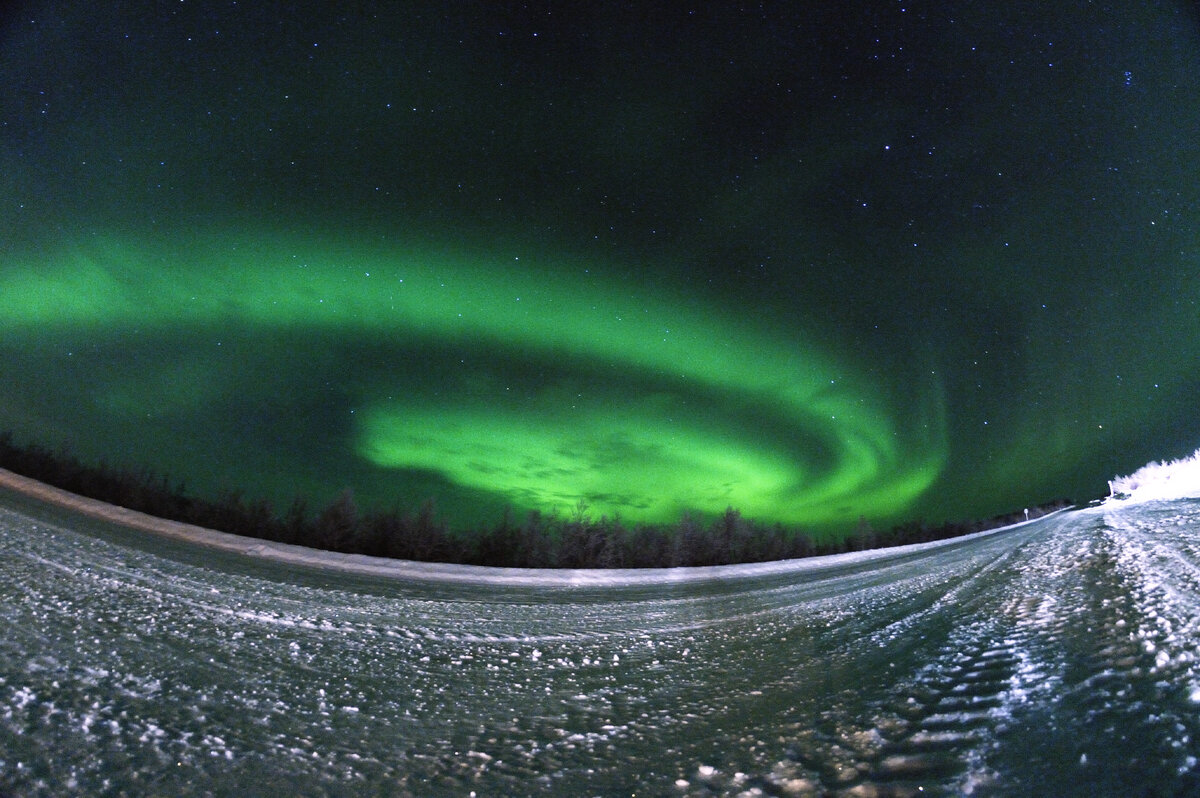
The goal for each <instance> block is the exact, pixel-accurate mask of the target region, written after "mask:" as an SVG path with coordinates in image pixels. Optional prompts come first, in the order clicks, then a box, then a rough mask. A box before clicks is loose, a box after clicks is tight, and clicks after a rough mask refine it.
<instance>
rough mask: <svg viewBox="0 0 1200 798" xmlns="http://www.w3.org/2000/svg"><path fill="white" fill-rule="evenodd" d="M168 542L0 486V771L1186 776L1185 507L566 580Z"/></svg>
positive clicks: (971, 789)
mask: <svg viewBox="0 0 1200 798" xmlns="http://www.w3.org/2000/svg"><path fill="white" fill-rule="evenodd" d="M199 544H200V545H196V546H185V545H184V544H181V543H179V542H178V541H176V540H171V539H167V538H163V537H155V536H152V535H142V534H140V533H139V534H130V533H129V532H128V530H125V531H122V532H119V533H118V532H114V531H113V529H112V528H110V527H108V526H105V525H103V524H101V523H100V522H97V521H94V520H91V519H88V518H85V517H83V516H80V517H78V518H74V517H68V516H66V515H64V514H61V513H60V514H57V515H54V514H52V515H50V516H39V515H37V514H36V513H33V512H32V511H30V510H28V509H25V510H22V509H17V508H13V507H7V506H5V504H4V503H3V502H0V621H3V622H4V629H5V633H4V634H3V635H0V795H9V794H12V795H22V796H25V795H29V796H43V795H44V796H57V795H64V794H74V795H82V794H108V795H116V794H181V793H188V794H198V793H206V794H271V793H277V792H280V791H281V790H286V791H290V792H292V793H295V794H297V795H316V794H323V795H349V794H362V793H379V792H386V793H388V794H396V795H421V796H433V797H434V798H436V797H437V796H442V795H446V796H463V795H469V794H471V793H472V792H475V793H476V794H479V795H512V796H524V795H617V794H652V795H679V796H681V798H682V797H683V796H712V795H741V794H749V795H826V794H828V795H917V794H926V795H963V794H987V795H1025V794H1043V795H1066V796H1070V795H1087V796H1089V798H1092V797H1093V796H1105V795H1125V794H1128V792H1129V790H1128V787H1129V785H1131V784H1136V785H1138V787H1139V789H1140V790H1141V791H1142V792H1143V793H1144V794H1155V795H1171V794H1200V769H1198V766H1197V762H1198V761H1200V742H1198V741H1200V713H1197V712H1196V705H1197V703H1200V502H1195V501H1178V502H1159V503H1153V504H1129V505H1126V504H1119V503H1118V504H1114V505H1112V506H1106V507H1104V508H1090V509H1088V510H1084V511H1075V512H1064V513H1059V514H1056V515H1054V516H1049V517H1045V518H1041V519H1037V520H1035V521H1031V522H1029V523H1025V524H1021V525H1019V526H1018V527H1015V528H1009V529H1008V530H1005V531H999V532H992V533H987V534H981V535H977V536H973V537H970V538H960V539H957V540H954V541H943V542H940V543H938V544H936V545H931V546H914V547H905V548H903V549H892V550H888V551H886V552H874V553H869V554H868V553H858V554H855V555H846V556H841V557H836V558H825V559H820V560H813V561H805V562H796V563H780V564H772V565H769V566H752V567H747V568H741V567H735V568H732V569H725V570H717V569H711V570H707V571H689V572H686V573H684V574H680V573H670V572H662V571H659V572H646V573H644V574H642V575H641V578H642V579H643V580H644V581H634V580H629V579H627V578H625V577H624V575H623V574H620V573H612V572H609V573H606V574H604V575H603V576H602V579H601V581H598V582H596V583H588V584H586V585H579V584H576V583H570V582H566V583H559V582H545V581H540V580H537V579H526V580H524V581H522V577H523V576H524V575H523V574H521V573H507V574H505V581H503V582H494V581H488V580H487V578H486V577H485V576H477V575H475V574H474V573H472V574H470V577H469V578H465V577H467V576H468V574H467V573H466V572H460V573H455V574H452V575H450V577H449V578H446V579H441V580H439V579H436V578H427V579H407V580H406V579H403V578H397V576H398V575H397V574H396V573H392V572H386V571H385V572H381V573H375V572H374V571H371V570H369V569H364V570H363V571H358V570H349V571H348V570H346V569H336V568H335V569H328V568H323V569H315V568H313V567H309V566H308V565H307V564H306V565H305V567H297V565H298V563H297V562H294V561H292V560H290V559H287V558H279V559H272V558H269V557H264V556H261V555H260V556H253V557H243V556H237V555H235V554H232V553H229V552H219V551H214V549H213V548H212V547H206V546H205V545H204V542H203V541H200V542H199ZM410 565H411V564H410ZM680 576H686V577H687V578H686V579H683V580H681V579H680V578H679V577H680ZM655 577H657V580H656V579H655ZM567 585H571V587H570V589H564V588H565V587H567Z"/></svg>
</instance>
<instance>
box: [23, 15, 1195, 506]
mask: <svg viewBox="0 0 1200 798" xmlns="http://www.w3.org/2000/svg"><path fill="white" fill-rule="evenodd" d="M578 5H579V4H559V3H555V2H552V1H550V2H531V3H528V4H516V3H507V2H499V3H496V2H475V3H425V2H414V3H392V2H387V3H384V2H378V3H376V2H357V3H325V2H321V3H274V2H241V3H235V2H218V1H216V0H214V1H213V2H198V1H197V2H192V0H188V1H187V2H161V3H150V2H144V3H143V2H114V3H26V4H20V3H18V4H17V8H16V10H15V11H11V10H10V11H8V12H5V13H6V16H5V17H4V18H3V21H2V23H0V75H2V76H3V79H2V80H0V329H2V330H3V336H2V337H0V429H8V430H11V431H12V432H14V433H15V435H16V437H17V439H18V441H22V442H36V443H40V444H44V445H48V446H51V447H54V448H57V447H59V446H64V445H65V446H69V447H70V449H71V451H73V452H74V453H76V454H77V455H80V456H82V457H84V458H85V459H89V460H93V461H96V460H100V459H103V460H105V461H107V462H109V463H113V464H120V465H137V466H146V467H149V468H152V469H154V470H156V471H158V472H163V473H167V474H170V475H171V476H172V477H173V478H174V479H176V480H181V481H183V482H184V483H185V484H186V485H187V487H188V489H189V490H191V491H192V492H196V493H204V494H211V495H216V494H219V493H221V492H222V491H226V490H231V489H240V490H242V491H243V492H244V493H245V494H246V495H248V496H251V497H259V496H261V497H266V498H269V499H271V500H272V501H274V502H276V503H277V505H280V506H286V503H287V502H288V501H290V499H291V498H292V497H293V496H295V495H297V494H302V495H305V496H307V497H309V498H310V499H311V500H312V501H313V503H314V504H321V503H324V502H326V501H328V500H330V499H331V498H333V497H334V496H335V495H336V494H337V493H338V492H340V491H341V489H342V488H344V487H352V488H353V489H354V492H355V496H356V498H357V500H358V502H359V504H360V505H364V506H369V507H374V508H377V509H391V508H393V507H399V508H400V509H408V508H411V507H415V506H417V505H419V504H420V503H421V502H422V501H423V500H424V499H426V498H430V497H431V498H433V499H434V500H435V503H436V506H437V508H438V510H439V512H440V513H441V515H442V516H443V517H444V518H446V519H448V520H449V521H451V522H452V523H453V524H456V525H473V524H478V523H487V522H492V521H496V520H499V518H500V516H501V513H502V512H503V509H504V508H505V507H510V508H511V509H512V510H513V512H514V513H515V514H516V515H517V516H518V517H520V516H521V515H523V514H524V513H525V512H527V511H528V510H530V509H535V508H536V509H540V510H543V511H546V512H550V511H555V510H556V511H557V512H559V513H571V512H573V511H574V508H576V506H577V504H578V503H579V502H580V500H583V501H584V502H585V503H586V505H587V507H588V512H589V514H592V515H594V516H598V515H601V514H606V515H609V516H613V515H619V516H620V517H621V518H622V519H625V520H628V521H663V522H673V521H676V520H678V519H679V518H680V516H681V515H682V514H683V513H685V512H688V511H693V512H696V513H699V514H701V515H703V516H707V515H708V514H712V513H718V512H721V511H723V510H724V509H725V508H726V507H727V506H733V507H735V508H738V509H740V510H741V511H742V512H743V513H744V514H745V515H747V516H750V517H753V518H756V519H760V520H763V521H767V522H775V521H780V522H784V523H787V524H797V525H801V526H807V527H810V528H833V527H839V526H847V527H848V526H852V525H853V524H854V523H856V522H857V521H858V519H859V518H860V517H865V518H867V519H868V520H870V521H872V522H881V523H882V522H896V521H903V520H908V519H915V518H924V519H927V520H944V519H948V518H964V517H977V516H984V515H991V514H995V513H998V512H1002V511H1008V510H1012V509H1018V508H1020V507H1022V506H1028V505H1029V504H1031V503H1035V502H1040V501H1046V500H1049V499H1053V498H1057V497H1071V498H1074V499H1076V500H1086V499H1090V498H1093V497H1095V496H1098V495H1101V494H1102V493H1103V492H1104V491H1105V490H1106V487H1107V485H1106V480H1107V479H1109V478H1111V477H1112V476H1113V475H1114V474H1117V473H1129V472H1130V471H1132V470H1134V469H1135V468H1137V467H1138V466H1140V465H1142V464H1143V463H1145V462H1147V461H1148V460H1152V459H1161V458H1168V457H1180V456H1183V455H1186V454H1189V453H1191V452H1192V451H1194V450H1195V449H1196V448H1197V447H1200V414H1198V413H1197V412H1196V398H1197V397H1198V396H1200V305H1198V301H1200V146H1198V142H1200V23H1198V20H1197V17H1196V11H1195V9H1194V7H1193V6H1192V5H1191V4H1188V3H1184V2H1178V3H1175V2H1145V3H1134V4H1114V7H1113V8H1106V7H1104V6H1103V5H1102V4H1096V3H1083V2H1063V3H1059V2H1055V3H1044V2H1030V3H980V2H961V3H924V2H886V3H884V2H864V3H854V4H843V3H790V4H785V3H778V4H774V3H767V4H761V5H760V4H754V3H744V4H743V3H739V4H733V3H702V4H697V5H696V6H695V10H689V9H688V7H687V6H684V5H680V4H676V3H664V4H662V5H663V8H661V9H658V8H656V7H655V4H650V3H628V4H625V3H597V4H594V5H595V8H594V9H593V10H592V11H590V12H586V11H585V12H581V11H579V10H577V6H578Z"/></svg>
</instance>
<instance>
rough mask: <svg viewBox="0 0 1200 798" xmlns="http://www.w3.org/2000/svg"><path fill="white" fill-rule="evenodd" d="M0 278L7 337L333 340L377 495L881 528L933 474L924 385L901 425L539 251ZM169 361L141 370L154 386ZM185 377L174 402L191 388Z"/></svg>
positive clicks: (270, 258)
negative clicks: (453, 492) (390, 488)
mask: <svg viewBox="0 0 1200 798" xmlns="http://www.w3.org/2000/svg"><path fill="white" fill-rule="evenodd" d="M10 262H14V263H20V264H21V268H10V269H8V270H7V271H6V272H5V273H3V274H0V321H2V323H3V324H4V325H5V327H6V328H7V329H8V330H9V331H10V332H12V333H14V334H25V335H29V336H34V335H41V336H45V335H47V334H50V333H57V334H59V335H66V334H72V335H80V336H87V337H93V338H94V337H105V336H110V337H119V336H122V335H129V334H130V333H131V331H137V332H138V334H140V335H147V334H151V335H159V336H161V337H162V340H164V341H170V340H173V339H174V338H176V337H178V336H180V335H181V334H182V333H192V334H194V335H201V334H207V333H208V331H211V330H214V329H219V330H233V331H239V332H240V333H241V334H242V335H243V336H246V337H249V338H251V339H253V338H255V337H256V336H259V337H262V338H263V339H268V338H271V337H272V336H276V337H277V336H279V335H283V334H288V335H295V334H297V333H301V334H304V335H307V336H309V339H308V340H311V341H318V342H319V341H323V340H331V339H336V340H338V341H342V342H344V341H347V340H349V341H352V342H354V343H353V345H352V346H347V345H346V344H344V343H343V344H341V345H340V348H339V349H338V350H337V351H338V357H341V358H343V359H345V360H346V361H347V362H346V363H344V364H343V365H344V368H343V369H342V372H341V373H343V374H345V375H346V377H345V382H346V385H345V386H344V389H345V390H346V391H347V392H350V393H352V394H353V396H354V399H355V411H354V415H353V422H352V426H351V427H350V428H349V430H348V431H347V433H346V435H345V436H344V440H343V444H344V447H345V448H346V449H347V451H349V452H352V453H353V455H354V456H355V457H356V458H358V459H359V460H360V461H361V462H362V463H364V464H368V465H369V466H370V467H373V468H377V469H383V470H386V471H388V472H389V473H393V474H394V475H395V476H396V480H395V484H396V485H397V490H398V491H400V492H401V493H402V492H403V486H404V484H405V481H404V477H405V475H411V474H424V475H434V476H436V478H437V479H439V480H442V481H444V482H445V483H447V484H452V485H455V486H459V487H461V488H463V489H467V490H470V491H473V492H475V493H476V494H480V495H485V496H488V497H490V498H491V499H493V500H494V503H495V505H496V506H508V507H511V508H513V509H515V510H519V511H528V510H539V511H543V512H554V511H558V512H563V511H569V510H570V509H571V508H573V507H578V506H587V507H588V508H589V512H592V513H596V514H606V515H610V516H619V517H620V518H622V519H626V520H630V521H635V522H672V521H676V520H678V519H679V518H680V516H681V514H683V513H688V512H695V513H700V514H710V513H719V512H721V511H723V510H725V509H726V508H727V507H733V508H736V509H738V510H740V511H741V512H743V513H745V514H746V515H748V516H751V517H755V518H758V519H762V520H765V521H770V522H776V521H778V522H783V523H790V524H838V523H848V522H853V521H854V520H855V519H858V518H860V517H863V516H865V517H868V518H878V517H888V516H896V515H898V514H900V513H902V512H904V511H905V510H906V509H907V508H908V507H910V506H911V505H912V503H913V502H914V501H915V500H916V499H917V498H918V497H919V496H920V495H921V494H922V493H923V492H924V491H925V490H926V489H928V488H929V486H930V485H931V484H932V483H933V481H934V480H935V479H936V478H937V477H938V475H939V473H940V472H941V470H942V468H943V466H944V463H945V460H946V442H945V422H944V413H943V409H942V406H941V400H940V393H939V390H938V387H937V385H936V384H935V383H933V382H931V381H930V380H922V379H921V378H920V377H918V376H917V375H916V374H914V376H913V387H912V391H913V393H914V394H915V395H916V396H917V399H916V400H915V401H916V404H917V406H918V407H919V408H920V409H919V411H918V412H917V413H916V415H917V416H918V417H916V418H913V417H911V414H910V415H909V416H904V417H901V416H899V415H898V414H896V413H895V412H894V411H893V409H892V407H891V406H890V403H889V402H888V401H887V400H886V399H885V398H884V395H883V392H881V391H879V390H877V389H876V387H875V386H873V385H872V384H871V383H870V381H869V380H868V379H867V369H866V368H864V367H863V366H862V365H861V364H860V363H856V362H853V361H854V358H848V357H845V356H841V357H838V356H835V355H834V354H833V353H830V352H826V351H821V350H820V348H819V347H818V346H817V345H815V344H813V343H812V342H809V341H805V340H801V339H800V338H798V337H797V336H796V335H794V334H788V335H785V334H783V333H780V332H777V331H776V330H773V329H772V328H771V325H770V324H769V323H767V322H766V321H760V320H758V319H756V318H755V316H754V314H753V313H752V312H749V310H747V309H741V310H740V311H739V310H735V309H732V308H727V307H722V306H718V305H716V304H714V303H713V302H711V301H709V300H706V299H704V298H702V297H701V296H699V295H698V294H692V295H689V294H687V293H686V292H681V291H679V290H677V289H672V290H661V291H658V292H655V291H651V290H649V289H648V288H646V287H642V286H638V285H636V284H634V283H631V282H629V281H620V280H616V279H611V278H605V277H600V276H598V275H597V274H593V272H603V270H602V269H589V268H588V267H587V266H586V265H581V264H573V263H568V264H566V265H565V266H564V263H563V262H562V260H561V259H558V258H550V257H543V256H538V255H534V256H529V255H528V254H525V255H521V256H512V255H509V254H499V255H497V254H492V253H480V252H461V251H455V250H454V249H453V248H451V247H447V246H432V245H422V246H410V247H407V248H405V247H401V246H389V247H383V246H373V245H372V246H367V245H361V244H357V243H346V242H338V241H323V240H315V239H314V238H312V237H299V236H291V237H289V236H285V235H265V234H256V235H254V236H251V237H246V238H241V239H237V240H234V239H230V238H222V237H210V238H205V239H202V240H200V241H189V242H188V246H187V247H186V249H185V248H183V247H181V246H178V245H176V244H172V243H164V242H162V241H155V240H138V239H133V238H120V237H116V236H112V237H108V238H101V237H97V238H94V239H91V240H89V241H88V243H87V244H84V245H76V246H64V247H62V248H61V249H59V250H57V251H47V252H39V253H33V254H27V255H25V256H22V257H21V258H17V259H13V260H10ZM165 264H169V265H170V268H164V265H165ZM309 345H313V344H309ZM167 346H168V348H169V344H168V345H167ZM347 352H350V353H351V354H350V355H346V353H347ZM187 356H188V355H187V353H186V352H179V353H175V352H171V351H166V352H165V353H164V354H163V363H164V364H165V363H170V364H171V365H170V369H173V370H174V371H172V372H171V373H172V374H175V375H177V374H178V373H179V370H180V369H181V366H180V359H186V358H187ZM863 360H864V362H865V358H864V359H863ZM146 368H148V369H154V368H156V367H155V366H154V365H152V364H151V365H147V366H146ZM158 368H161V369H166V368H167V366H165V365H161V364H160V366H158ZM195 368H196V369H197V370H198V371H199V372H201V373H200V374H199V376H197V377H196V378H195V380H194V382H195V384H196V385H197V386H199V385H200V384H201V383H202V382H203V380H205V379H208V378H210V377H212V376H213V375H212V373H210V372H209V371H206V369H209V368H210V366H199V365H198V366H196V367H195ZM211 368H212V369H214V370H217V371H219V369H220V368H221V367H220V366H211ZM916 370H917V369H916V368H915V367H914V371H916ZM926 373H928V372H926ZM163 379H167V378H163ZM122 390H125V388H124V387H123V386H122V385H121V384H120V380H119V379H117V378H115V377H114V378H113V380H112V382H111V384H108V385H105V386H103V387H102V389H101V390H100V393H107V394H110V395H111V396H117V395H119V394H120V392H121V391H122ZM190 393H191V394H197V393H198V389H197V390H195V391H190ZM193 401H199V400H198V399H195V396H193ZM167 404H169V402H167ZM400 498H403V499H404V500H406V501H407V500H419V499H421V498H422V497H420V496H408V497H400ZM443 509H446V510H452V509H453V508H445V507H444V508H443Z"/></svg>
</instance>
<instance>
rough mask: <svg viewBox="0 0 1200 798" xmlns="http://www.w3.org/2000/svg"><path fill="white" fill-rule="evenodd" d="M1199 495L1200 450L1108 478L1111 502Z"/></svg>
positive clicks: (1144, 500)
mask: <svg viewBox="0 0 1200 798" xmlns="http://www.w3.org/2000/svg"><path fill="white" fill-rule="evenodd" d="M1190 498H1200V449H1197V450H1196V452H1195V453H1194V454H1192V456H1191V457H1185V458H1183V459H1181V460H1171V461H1168V462H1152V463H1147V464H1146V465H1144V466H1142V467H1141V468H1139V469H1138V470H1137V471H1134V472H1133V473H1132V474H1130V475H1129V476H1125V477H1120V476H1118V477H1114V478H1113V479H1110V480H1109V481H1108V501H1109V502H1131V503H1132V502H1147V501H1155V500H1158V499H1190Z"/></svg>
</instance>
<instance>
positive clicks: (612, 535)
mask: <svg viewBox="0 0 1200 798" xmlns="http://www.w3.org/2000/svg"><path fill="white" fill-rule="evenodd" d="M0 467H2V468H6V469H8V470H10V471H13V472H15V473H18V474H22V475H24V476H27V477H30V478H32V479H36V480H39V481H41V482H45V483H46V484H49V485H53V486H55V487H58V488H62V489H63V490H67V491H70V492H71V493H76V494H79V495H81V496H87V497H89V498H93V499H98V500H100V501H103V502H107V503H109V504H115V505H118V506H120V507H126V508H129V509H131V510H137V511H139V512H143V513H147V514H148V515H153V516H157V517H159V518H166V519H170V520H173V521H181V522H184V523H188V524H195V525H197V526H202V527H206V528H209V529H216V530H219V531H222V532H230V533H233V534H236V535H243V536H246V537H253V538H259V539H262V540H272V541H278V542H281V543H292V544H297V545H301V546H309V547H312V548H317V549H324V550H327V551H337V552H346V553H355V554H368V555H372V556H376V557H390V558H394V559H403V560H416V561H422V562H448V563H463V564H468V565H490V566H502V567H520V568H663V567H678V566H700V565H727V564H732V563H747V562H766V561H771V560H784V559H792V558H799V557H811V556H819V555H824V554H837V553H841V552H846V551H860V550H864V549H872V548H884V547H889V546H900V545H904V544H908V543H923V542H928V541H932V540H940V539H945V538H951V537H958V536H961V535H966V534H970V533H972V532H979V531H982V530H985V529H991V528H995V527H998V526H1003V525H1006V524H1011V523H1015V522H1016V521H1020V520H1024V518H1025V517H1026V512H1027V513H1028V517H1030V518H1036V517H1038V516H1041V515H1044V514H1045V513H1047V512H1050V511H1053V510H1057V509H1061V508H1062V507H1066V506H1069V505H1070V502H1069V501H1067V500H1059V501H1055V502H1050V503H1048V504H1042V505H1038V506H1037V507H1034V508H1030V509H1029V510H1028V511H1024V510H1021V511H1017V512H1013V513H1008V514H1005V515H999V516H994V517H992V518H988V519H984V520H977V521H959V522H951V523H943V524H936V525H931V524H926V523H924V522H922V521H910V522H907V523H904V524H899V525H896V526H893V527H891V528H889V529H886V530H875V529H873V528H872V527H871V526H870V525H869V524H868V523H867V522H866V521H865V520H863V521H861V522H860V523H859V526H858V528H857V529H856V530H855V531H854V532H853V533H851V534H850V535H847V536H844V537H841V538H837V539H832V540H829V539H820V540H818V539H816V538H814V537H812V536H811V535H808V534H806V533H804V532H803V531H802V530H798V529H795V528H791V527H787V526H784V525H782V524H778V523H776V524H764V523H761V522H758V521H754V520H752V519H748V518H744V517H743V516H742V515H741V513H739V512H738V511H737V510H735V509H734V508H732V507H731V508H729V509H727V510H726V511H725V512H724V513H723V514H721V515H720V516H718V517H717V518H716V519H714V520H712V521H711V522H707V523H705V522H704V521H703V520H702V519H700V518H698V517H697V516H694V515H691V514H685V515H684V516H683V518H682V519H680V521H679V522H678V523H676V524H633V525H630V524H627V523H625V522H623V521H622V520H620V519H619V518H610V517H608V516H600V517H598V518H595V517H592V516H590V515H589V514H588V512H587V509H588V508H587V505H586V504H585V503H583V502H582V501H581V502H580V503H579V504H578V505H577V506H576V507H575V508H574V510H573V511H572V512H571V513H570V514H569V515H567V516H562V515H558V514H556V513H551V514H545V513H541V512H538V511H536V510H534V511H531V512H530V513H528V514H527V515H526V516H525V517H524V518H522V519H521V520H519V521H517V520H514V519H513V517H512V514H511V513H510V512H505V513H504V515H503V517H502V518H501V519H500V521H499V522H498V523H496V524H495V525H493V526H490V527H484V528H480V529H465V530H451V529H450V528H449V527H448V526H447V524H446V523H445V522H444V521H442V520H441V519H440V518H439V517H438V515H437V512H436V510H435V507H434V504H433V501H432V500H427V501H425V502H424V503H423V504H421V505H420V506H419V507H418V508H416V509H414V510H411V511H407V512H401V511H398V510H397V511H390V512H378V511H367V512H364V511H362V510H360V508H359V507H358V506H357V504H356V503H355V500H354V495H353V493H352V491H351V490H349V489H347V490H344V491H343V492H342V493H341V494H340V495H339V496H338V497H337V498H336V499H334V500H333V501H332V502H331V503H330V504H329V505H327V506H325V507H322V508H310V507H309V505H308V503H307V502H306V501H305V500H304V499H303V498H299V497H298V498H296V499H295V500H293V502H292V503H291V505H289V506H288V508H287V509H286V510H285V511H284V512H283V513H278V512H277V511H276V510H275V508H274V507H273V506H272V505H271V504H270V503H269V502H267V501H265V500H261V499H255V500H252V499H247V498H246V497H245V496H243V495H242V494H241V493H239V492H229V493H226V494H224V495H221V496H219V497H217V498H215V499H206V498H202V497H197V496H191V495H189V494H188V491H187V490H186V488H185V486H184V485H183V484H182V483H172V482H171V480H170V479H169V478H167V477H165V476H160V475H157V474H154V473H153V472H151V471H149V470H147V469H130V468H121V467H114V466H111V465H109V464H107V463H104V462H101V463H100V464H98V465H91V464H87V463H84V462H83V461H81V460H80V459H79V458H78V457H76V456H74V455H73V454H71V453H70V452H69V451H68V450H66V449H63V450H59V451H52V450H50V449H47V448H45V447H42V446H38V445H36V444H31V445H18V444H16V443H15V442H14V440H13V436H12V434H11V433H0Z"/></svg>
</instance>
